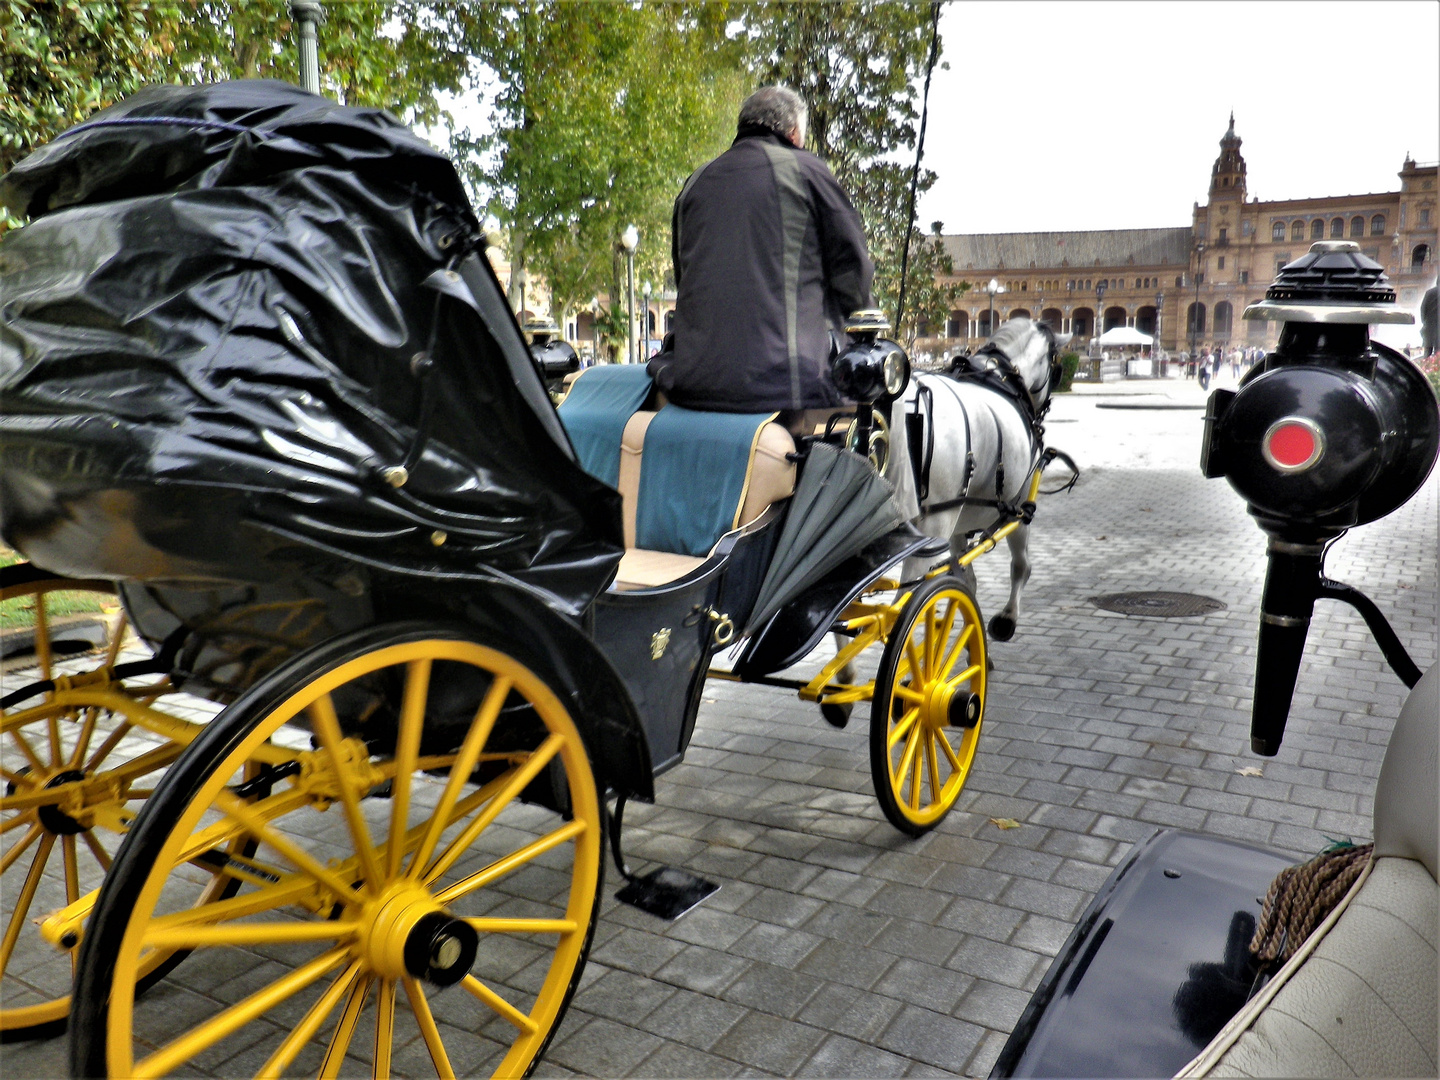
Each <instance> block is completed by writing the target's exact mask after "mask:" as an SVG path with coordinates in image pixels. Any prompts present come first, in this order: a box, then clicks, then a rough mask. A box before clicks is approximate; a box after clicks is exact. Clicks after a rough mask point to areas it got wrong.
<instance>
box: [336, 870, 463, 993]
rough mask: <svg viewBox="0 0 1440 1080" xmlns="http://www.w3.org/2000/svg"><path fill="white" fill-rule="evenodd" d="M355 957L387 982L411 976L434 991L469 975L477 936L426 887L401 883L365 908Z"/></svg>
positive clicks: (411, 883)
mask: <svg viewBox="0 0 1440 1080" xmlns="http://www.w3.org/2000/svg"><path fill="white" fill-rule="evenodd" d="M360 923H361V926H362V930H361V933H360V938H359V941H358V943H357V945H356V955H357V959H359V960H360V961H361V962H362V963H363V964H364V965H365V966H366V967H367V968H369V969H370V971H372V972H374V973H375V974H376V975H379V976H380V977H381V978H384V979H403V978H406V977H407V976H409V977H411V978H417V979H425V980H426V981H427V982H430V983H433V984H435V985H436V986H450V985H452V984H454V983H456V982H459V981H460V979H462V978H463V977H464V976H465V973H466V972H467V971H469V970H470V965H471V964H472V963H474V961H475V953H476V951H477V949H478V948H479V935H478V934H476V932H475V931H474V930H473V929H472V928H471V927H470V925H469V924H468V923H466V922H464V921H463V920H461V919H456V918H454V917H453V916H451V915H450V913H449V912H448V911H446V910H445V909H444V908H443V907H442V906H441V905H440V904H438V903H436V902H435V898H434V897H433V896H431V895H430V893H429V891H428V890H426V889H425V888H423V887H421V886H419V885H417V884H415V883H414V882H413V881H409V880H405V881H398V882H395V883H394V884H393V885H391V886H390V887H389V888H387V889H386V890H385V891H384V892H383V893H382V894H381V896H380V898H379V899H378V900H374V901H371V902H370V903H369V904H366V905H365V909H364V911H363V912H362V913H361V916H360Z"/></svg>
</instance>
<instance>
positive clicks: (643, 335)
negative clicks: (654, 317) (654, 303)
mask: <svg viewBox="0 0 1440 1080" xmlns="http://www.w3.org/2000/svg"><path fill="white" fill-rule="evenodd" d="M650 291H651V290H650V282H648V281H647V282H645V306H644V308H642V309H641V312H640V341H641V342H642V344H641V346H640V362H641V363H642V364H643V363H644V362H645V361H646V360H648V359H649V358H650V357H649V353H650Z"/></svg>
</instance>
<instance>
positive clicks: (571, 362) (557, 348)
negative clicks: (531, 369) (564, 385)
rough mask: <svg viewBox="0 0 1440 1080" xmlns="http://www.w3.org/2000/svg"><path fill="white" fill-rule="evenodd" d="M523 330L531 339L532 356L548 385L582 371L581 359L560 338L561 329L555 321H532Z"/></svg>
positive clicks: (566, 342) (568, 344)
mask: <svg viewBox="0 0 1440 1080" xmlns="http://www.w3.org/2000/svg"><path fill="white" fill-rule="evenodd" d="M522 329H523V330H524V331H525V336H526V337H527V338H529V339H530V355H531V357H533V358H534V360H535V366H536V367H537V368H539V369H540V377H541V378H542V379H544V380H545V382H546V383H554V382H559V381H560V380H562V379H564V378H565V376H566V375H569V374H570V373H571V372H574V371H579V370H580V357H579V356H578V355H577V354H576V352H575V350H574V348H572V347H571V345H570V343H569V342H568V341H566V340H565V339H564V338H562V337H561V336H560V327H559V326H558V325H557V324H556V322H555V320H554V319H531V320H529V321H527V322H526V323H525V325H524V327H522Z"/></svg>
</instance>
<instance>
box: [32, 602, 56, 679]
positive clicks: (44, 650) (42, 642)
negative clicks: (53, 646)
mask: <svg viewBox="0 0 1440 1080" xmlns="http://www.w3.org/2000/svg"><path fill="white" fill-rule="evenodd" d="M34 611H35V656H36V657H37V658H38V659H39V661H40V678H42V679H53V678H54V677H55V672H54V671H53V670H52V668H51V666H50V664H51V657H50V611H49V609H48V608H47V607H46V606H45V594H44V593H36V594H35V607H34Z"/></svg>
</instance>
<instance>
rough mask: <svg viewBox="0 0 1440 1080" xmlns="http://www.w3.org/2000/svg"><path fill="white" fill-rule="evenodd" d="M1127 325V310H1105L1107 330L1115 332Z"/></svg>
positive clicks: (1113, 308)
mask: <svg viewBox="0 0 1440 1080" xmlns="http://www.w3.org/2000/svg"><path fill="white" fill-rule="evenodd" d="M1124 325H1125V309H1124V308H1123V307H1108V308H1106V309H1105V329H1106V330H1114V329H1115V328H1116V327H1117V326H1124Z"/></svg>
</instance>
